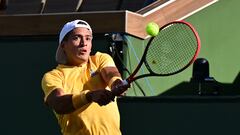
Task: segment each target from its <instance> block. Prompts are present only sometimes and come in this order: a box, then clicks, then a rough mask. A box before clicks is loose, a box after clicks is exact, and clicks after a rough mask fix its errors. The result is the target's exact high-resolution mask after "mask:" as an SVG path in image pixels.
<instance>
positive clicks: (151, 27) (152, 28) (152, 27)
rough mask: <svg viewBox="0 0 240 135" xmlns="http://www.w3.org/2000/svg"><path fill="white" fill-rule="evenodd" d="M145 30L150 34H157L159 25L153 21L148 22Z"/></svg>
mask: <svg viewBox="0 0 240 135" xmlns="http://www.w3.org/2000/svg"><path fill="white" fill-rule="evenodd" d="M146 32H147V34H148V35H150V36H157V34H158V32H159V26H158V25H157V24H156V23H155V22H150V23H148V24H147V27H146Z"/></svg>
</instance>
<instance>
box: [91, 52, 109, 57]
mask: <svg viewBox="0 0 240 135" xmlns="http://www.w3.org/2000/svg"><path fill="white" fill-rule="evenodd" d="M94 57H97V58H112V57H111V56H110V55H109V54H107V53H102V52H97V53H96V54H95V55H94Z"/></svg>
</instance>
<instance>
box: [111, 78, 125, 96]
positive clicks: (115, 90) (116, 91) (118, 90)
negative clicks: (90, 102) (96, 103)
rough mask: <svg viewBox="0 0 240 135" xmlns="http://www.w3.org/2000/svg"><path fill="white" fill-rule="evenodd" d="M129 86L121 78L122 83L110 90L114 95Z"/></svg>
mask: <svg viewBox="0 0 240 135" xmlns="http://www.w3.org/2000/svg"><path fill="white" fill-rule="evenodd" d="M128 88H129V83H128V81H127V80H122V84H121V85H119V86H118V87H115V88H113V89H112V92H113V94H114V95H115V96H120V95H121V94H122V93H124V92H125V91H126V90H127V89H128Z"/></svg>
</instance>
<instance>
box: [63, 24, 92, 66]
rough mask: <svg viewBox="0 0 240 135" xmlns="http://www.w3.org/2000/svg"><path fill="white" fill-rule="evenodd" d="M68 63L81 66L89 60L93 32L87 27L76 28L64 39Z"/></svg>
mask: <svg viewBox="0 0 240 135" xmlns="http://www.w3.org/2000/svg"><path fill="white" fill-rule="evenodd" d="M62 47H63V50H64V51H65V54H66V56H67V64H69V65H75V66H79V65H82V64H84V63H86V62H87V61H88V58H89V55H90V52H91V48H92V33H91V31H89V30H88V29H87V28H75V29H73V30H72V32H71V33H70V35H69V37H68V39H67V41H63V46H62Z"/></svg>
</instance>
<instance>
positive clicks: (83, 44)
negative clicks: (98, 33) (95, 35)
mask: <svg viewBox="0 0 240 135" xmlns="http://www.w3.org/2000/svg"><path fill="white" fill-rule="evenodd" d="M86 45H87V44H86V41H85V39H84V38H83V37H81V40H80V43H79V46H80V47H83V46H86Z"/></svg>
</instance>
